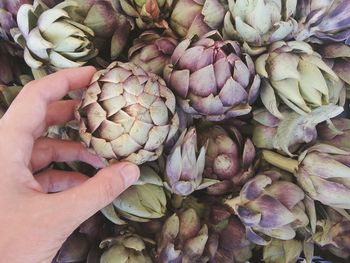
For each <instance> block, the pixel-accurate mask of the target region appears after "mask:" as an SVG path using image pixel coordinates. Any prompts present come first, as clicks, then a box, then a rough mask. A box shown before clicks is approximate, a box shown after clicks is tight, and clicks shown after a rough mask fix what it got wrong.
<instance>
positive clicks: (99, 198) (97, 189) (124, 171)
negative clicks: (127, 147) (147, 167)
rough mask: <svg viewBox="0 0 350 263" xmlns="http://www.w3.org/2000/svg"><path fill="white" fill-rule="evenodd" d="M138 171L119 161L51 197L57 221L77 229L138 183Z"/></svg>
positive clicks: (130, 164) (136, 168) (129, 164)
mask: <svg viewBox="0 0 350 263" xmlns="http://www.w3.org/2000/svg"><path fill="white" fill-rule="evenodd" d="M139 175H140V170H139V168H138V167H137V166H136V165H135V164H132V163H128V162H120V163H116V164H113V165H111V166H109V167H107V168H104V169H102V170H100V171H99V172H98V173H97V174H96V175H95V176H94V177H92V178H90V179H88V180H87V181H86V182H84V183H82V184H81V185H79V186H77V187H74V188H71V189H69V190H67V191H64V192H60V193H57V194H53V195H50V198H52V199H53V200H51V201H52V202H53V203H54V204H53V205H54V207H55V210H56V211H60V213H59V215H57V216H58V217H59V218H56V219H57V221H60V220H62V221H61V222H63V223H64V224H71V223H72V224H73V226H72V227H77V226H78V225H80V224H81V223H82V222H84V221H85V220H86V219H88V218H89V217H90V216H92V215H93V214H95V213H96V212H97V211H99V210H100V209H102V208H103V207H105V206H106V205H108V204H109V203H111V202H112V201H113V200H114V199H115V198H116V197H117V196H118V195H120V194H121V193H122V192H123V191H125V190H126V189H127V188H128V187H129V186H131V185H132V184H133V183H134V182H136V181H137V179H138V178H139Z"/></svg>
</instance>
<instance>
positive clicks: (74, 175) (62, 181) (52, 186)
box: [35, 170, 89, 193]
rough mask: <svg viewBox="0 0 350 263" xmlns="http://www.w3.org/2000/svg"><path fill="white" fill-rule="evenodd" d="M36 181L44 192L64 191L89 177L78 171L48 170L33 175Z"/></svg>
mask: <svg viewBox="0 0 350 263" xmlns="http://www.w3.org/2000/svg"><path fill="white" fill-rule="evenodd" d="M35 179H36V181H37V182H38V183H39V184H40V186H41V187H42V190H43V191H44V192H45V193H55V192H61V191H65V190H67V189H70V188H72V187H74V186H78V185H80V184H82V183H83V182H85V181H86V180H88V179H89V177H87V176H86V175H83V174H82V173H78V172H68V171H58V170H49V171H45V172H42V173H39V174H37V175H35Z"/></svg>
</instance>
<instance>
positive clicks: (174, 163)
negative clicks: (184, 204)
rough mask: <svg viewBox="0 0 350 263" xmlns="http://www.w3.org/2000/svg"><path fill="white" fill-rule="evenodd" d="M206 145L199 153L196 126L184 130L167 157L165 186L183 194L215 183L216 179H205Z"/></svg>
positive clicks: (185, 194)
mask: <svg viewBox="0 0 350 263" xmlns="http://www.w3.org/2000/svg"><path fill="white" fill-rule="evenodd" d="M205 152H206V147H205V146H203V147H201V149H200V151H199V153H197V132H196V129H195V128H190V129H189V130H188V131H186V130H185V131H183V133H182V134H181V136H180V138H179V139H178V141H177V142H176V144H175V146H174V147H173V149H172V150H171V152H170V154H169V155H168V156H167V159H166V167H165V175H164V176H165V180H166V182H165V187H166V188H167V189H168V190H169V191H170V192H172V193H175V194H177V195H181V196H187V195H190V194H191V193H192V192H193V191H195V190H200V189H203V188H206V187H208V186H210V185H212V184H215V183H216V181H215V180H208V179H203V171H204V165H205Z"/></svg>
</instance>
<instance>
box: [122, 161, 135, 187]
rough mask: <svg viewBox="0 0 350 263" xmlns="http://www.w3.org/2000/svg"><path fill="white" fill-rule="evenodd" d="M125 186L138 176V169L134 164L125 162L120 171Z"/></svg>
mask: <svg viewBox="0 0 350 263" xmlns="http://www.w3.org/2000/svg"><path fill="white" fill-rule="evenodd" d="M120 173H121V175H122V176H123V179H124V183H125V186H126V187H129V186H130V185H132V184H134V183H135V182H136V181H137V179H139V176H140V169H139V168H138V167H137V166H136V165H135V164H131V163H129V164H125V165H124V166H123V167H122V169H121V171H120Z"/></svg>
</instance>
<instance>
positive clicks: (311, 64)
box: [255, 41, 344, 118]
mask: <svg viewBox="0 0 350 263" xmlns="http://www.w3.org/2000/svg"><path fill="white" fill-rule="evenodd" d="M286 61H287V62H286ZM255 65H256V70H257V72H258V74H259V75H261V76H262V77H264V79H263V84H262V87H261V94H260V96H261V100H262V102H263V104H264V105H265V107H266V108H267V109H268V110H269V111H270V112H271V113H272V114H273V115H274V116H275V117H277V118H283V117H282V114H281V112H280V111H279V110H278V106H279V105H280V104H281V103H284V104H285V105H287V106H288V107H290V108H291V109H292V110H294V111H295V112H297V113H299V114H301V115H303V114H305V113H309V112H311V111H312V109H314V108H317V107H320V106H322V105H328V104H342V103H343V100H342V99H341V98H340V97H341V95H342V94H344V92H342V91H341V90H338V91H337V92H335V91H334V90H335V89H342V88H341V87H339V86H338V84H337V82H338V81H339V78H338V76H337V75H336V74H335V72H334V71H333V70H332V69H331V68H330V67H329V66H328V65H327V64H326V63H325V62H324V61H323V60H322V58H321V57H320V55H319V54H317V53H316V52H314V51H313V49H312V47H311V46H310V45H308V44H307V43H305V42H301V41H290V42H283V41H279V42H275V43H274V44H272V45H271V46H270V48H269V52H268V53H266V54H263V55H261V56H260V57H258V58H257V60H256V62H255ZM335 86H336V87H335ZM331 95H332V96H331ZM340 106H342V105H340Z"/></svg>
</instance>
